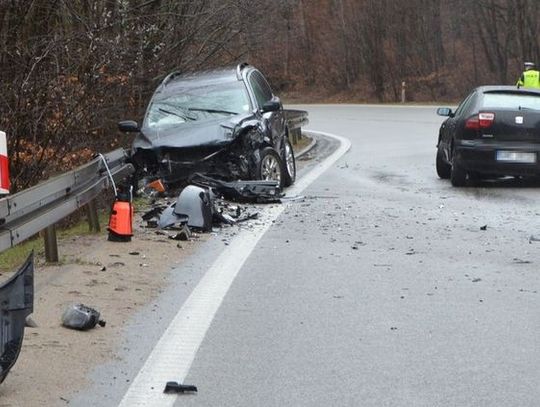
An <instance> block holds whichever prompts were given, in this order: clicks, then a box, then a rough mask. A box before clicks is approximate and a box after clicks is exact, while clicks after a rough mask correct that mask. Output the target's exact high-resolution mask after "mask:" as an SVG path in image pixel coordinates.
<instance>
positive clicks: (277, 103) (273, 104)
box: [261, 98, 281, 113]
mask: <svg viewBox="0 0 540 407" xmlns="http://www.w3.org/2000/svg"><path fill="white" fill-rule="evenodd" d="M279 109H281V100H279V98H274V99H272V100H269V101H268V102H266V103H265V104H264V105H263V106H262V109H261V112H262V113H266V112H277V111H278V110H279Z"/></svg>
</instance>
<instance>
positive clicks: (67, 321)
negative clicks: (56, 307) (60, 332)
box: [62, 304, 106, 331]
mask: <svg viewBox="0 0 540 407" xmlns="http://www.w3.org/2000/svg"><path fill="white" fill-rule="evenodd" d="M105 324H106V322H105V321H104V320H102V319H100V314H99V312H98V311H96V310H95V309H94V308H90V307H87V306H86V305H83V304H72V305H70V306H69V307H67V308H66V310H65V311H64V314H63V315H62V325H63V326H65V327H66V328H71V329H77V330H79V331H86V330H88V329H92V328H94V327H95V326H96V325H99V326H105Z"/></svg>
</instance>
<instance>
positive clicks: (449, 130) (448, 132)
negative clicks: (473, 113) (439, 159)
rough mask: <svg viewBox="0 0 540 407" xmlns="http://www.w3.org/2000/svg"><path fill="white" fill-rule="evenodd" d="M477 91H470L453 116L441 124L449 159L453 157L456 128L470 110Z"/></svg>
mask: <svg viewBox="0 0 540 407" xmlns="http://www.w3.org/2000/svg"><path fill="white" fill-rule="evenodd" d="M475 95H476V91H474V92H472V93H470V94H469V95H468V96H467V97H466V98H465V99H464V100H463V102H461V103H460V104H459V106H458V108H457V109H456V111H455V112H454V114H453V115H452V116H450V117H449V118H448V119H447V120H446V121H445V122H444V123H443V124H442V125H441V143H442V147H443V151H444V152H445V154H446V157H447V159H448V160H450V158H451V154H452V145H453V140H454V137H455V134H456V129H457V128H458V124H459V123H460V122H461V121H463V119H464V117H465V115H466V114H467V112H468V111H469V107H470V106H471V104H472V103H473V101H474V100H475Z"/></svg>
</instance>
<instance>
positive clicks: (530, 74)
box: [516, 62, 540, 89]
mask: <svg viewBox="0 0 540 407" xmlns="http://www.w3.org/2000/svg"><path fill="white" fill-rule="evenodd" d="M523 65H525V71H523V73H522V74H521V76H520V77H519V79H518V81H517V83H516V85H517V87H518V88H533V89H540V71H538V70H536V69H535V65H534V62H525V63H524V64H523Z"/></svg>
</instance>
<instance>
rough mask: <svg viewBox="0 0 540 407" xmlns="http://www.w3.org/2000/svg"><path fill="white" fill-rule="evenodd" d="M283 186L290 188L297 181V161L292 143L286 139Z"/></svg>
mask: <svg viewBox="0 0 540 407" xmlns="http://www.w3.org/2000/svg"><path fill="white" fill-rule="evenodd" d="M283 167H284V168H283V185H284V186H286V187H288V186H290V185H292V184H294V181H295V180H296V160H295V158H294V150H293V147H292V145H291V142H290V141H289V140H288V139H286V140H285V144H284V147H283Z"/></svg>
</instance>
